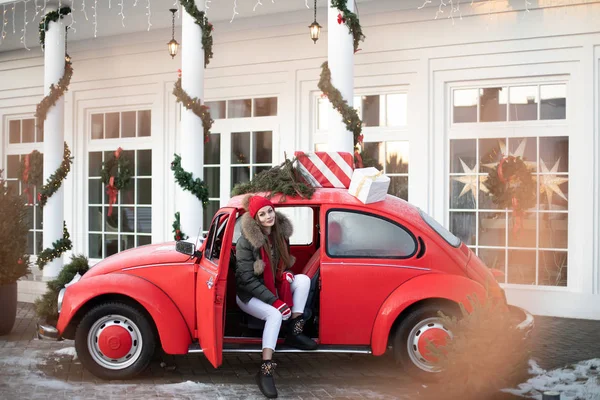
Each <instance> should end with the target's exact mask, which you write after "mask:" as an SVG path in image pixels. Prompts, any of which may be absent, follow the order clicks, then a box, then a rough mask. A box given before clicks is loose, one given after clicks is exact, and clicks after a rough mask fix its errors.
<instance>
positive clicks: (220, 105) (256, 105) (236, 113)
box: [206, 97, 277, 119]
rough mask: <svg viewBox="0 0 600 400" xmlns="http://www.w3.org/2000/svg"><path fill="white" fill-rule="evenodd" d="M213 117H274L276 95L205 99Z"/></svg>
mask: <svg viewBox="0 0 600 400" xmlns="http://www.w3.org/2000/svg"><path fill="white" fill-rule="evenodd" d="M206 106H207V107H208V108H209V110H210V115H211V117H212V118H213V119H233V118H251V117H276V116H277V97H260V98H254V99H234V100H218V101H207V102H206Z"/></svg>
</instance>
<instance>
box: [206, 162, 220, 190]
mask: <svg viewBox="0 0 600 400" xmlns="http://www.w3.org/2000/svg"><path fill="white" fill-rule="evenodd" d="M220 175H221V169H220V168H219V167H204V182H205V183H206V185H207V186H208V197H219V196H220V193H221V192H220V190H221V185H220V179H219V178H220Z"/></svg>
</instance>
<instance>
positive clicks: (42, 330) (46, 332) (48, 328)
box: [36, 323, 62, 340]
mask: <svg viewBox="0 0 600 400" xmlns="http://www.w3.org/2000/svg"><path fill="white" fill-rule="evenodd" d="M36 325H37V330H36V332H37V337H38V339H45V340H62V337H60V335H59V334H58V329H56V328H55V327H53V326H52V325H46V324H40V323H37V324H36Z"/></svg>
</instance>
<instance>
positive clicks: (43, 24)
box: [39, 6, 71, 49]
mask: <svg viewBox="0 0 600 400" xmlns="http://www.w3.org/2000/svg"><path fill="white" fill-rule="evenodd" d="M69 14H71V7H68V6H65V7H61V8H60V10H58V11H50V12H49V13H48V14H46V15H45V16H44V18H42V20H41V21H40V25H39V31H40V44H41V45H42V49H44V48H45V47H46V32H47V31H48V26H49V25H50V22H57V21H58V19H59V18H60V19H63V18H64V17H65V15H69Z"/></svg>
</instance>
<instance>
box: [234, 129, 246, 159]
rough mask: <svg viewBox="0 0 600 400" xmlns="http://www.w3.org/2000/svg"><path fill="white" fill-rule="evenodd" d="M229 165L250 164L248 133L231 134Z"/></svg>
mask: <svg viewBox="0 0 600 400" xmlns="http://www.w3.org/2000/svg"><path fill="white" fill-rule="evenodd" d="M231 163H232V164H249V163H250V132H233V133H232V134H231Z"/></svg>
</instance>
